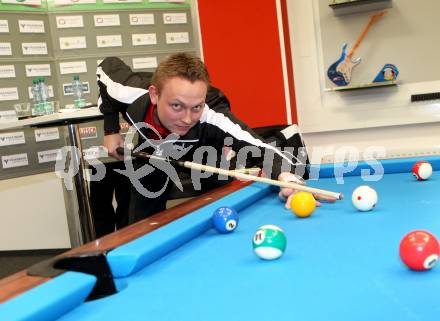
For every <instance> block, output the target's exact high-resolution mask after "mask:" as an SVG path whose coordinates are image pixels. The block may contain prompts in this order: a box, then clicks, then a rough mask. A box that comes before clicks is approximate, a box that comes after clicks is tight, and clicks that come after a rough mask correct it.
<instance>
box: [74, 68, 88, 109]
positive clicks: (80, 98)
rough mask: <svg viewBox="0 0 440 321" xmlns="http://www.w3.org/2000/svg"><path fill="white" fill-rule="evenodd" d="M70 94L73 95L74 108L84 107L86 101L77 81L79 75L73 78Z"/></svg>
mask: <svg viewBox="0 0 440 321" xmlns="http://www.w3.org/2000/svg"><path fill="white" fill-rule="evenodd" d="M72 94H73V104H74V106H75V108H81V107H84V106H85V105H86V101H85V99H84V92H83V85H82V82H81V80H80V79H79V75H74V76H73V81H72Z"/></svg>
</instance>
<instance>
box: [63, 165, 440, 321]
mask: <svg viewBox="0 0 440 321" xmlns="http://www.w3.org/2000/svg"><path fill="white" fill-rule="evenodd" d="M371 178H372V177H370V179H371ZM373 179H374V177H373ZM364 184H368V185H370V186H372V187H374V188H375V189H376V190H377V192H378V194H379V203H378V205H377V208H376V209H375V210H374V211H372V212H357V211H356V210H355V209H354V208H353V206H352V204H351V193H352V191H353V190H354V188H355V187H357V186H359V185H364ZM310 185H315V186H316V187H319V188H322V189H329V190H334V191H339V192H343V193H344V194H345V195H346V199H345V200H343V201H339V202H337V203H335V204H324V205H323V206H322V207H320V208H317V209H316V211H315V213H314V214H313V215H312V217H310V218H307V219H299V218H296V217H295V216H293V215H292V214H291V213H290V211H288V210H286V209H284V207H283V204H282V203H281V202H280V201H279V200H278V199H277V197H276V194H266V195H265V196H262V197H260V199H259V200H258V201H255V200H254V201H253V202H254V204H251V205H250V206H248V207H246V208H243V209H242V210H241V211H240V213H239V214H240V223H239V225H238V227H237V229H236V231H235V232H234V233H232V234H225V235H223V234H218V233H216V232H215V231H214V230H212V229H210V230H207V231H206V232H204V233H202V234H200V235H199V236H198V237H196V238H195V239H193V240H192V241H190V242H188V243H186V244H183V245H182V246H180V247H179V248H178V249H177V250H175V251H173V252H171V253H169V254H168V255H165V256H163V257H162V258H160V259H159V260H157V261H155V262H153V263H151V264H149V265H147V266H146V267H145V268H143V269H141V270H140V271H138V272H137V273H135V274H133V275H131V276H129V277H127V278H121V279H120V280H119V281H118V282H119V283H120V284H121V285H123V286H121V289H122V290H121V292H120V293H118V294H117V295H113V296H110V297H108V298H105V299H102V300H98V301H93V302H88V303H85V304H83V305H81V306H80V307H78V308H77V309H75V310H72V311H71V312H70V313H68V314H66V315H65V316H64V317H63V318H61V320H163V321H165V320H170V321H171V320H172V321H175V320H179V321H180V320H181V321H184V320H191V321H196V320H204V321H205V320H213V321H214V320H229V321H234V320H240V321H242V320H277V321H278V320H302V321H308V320H310V321H321V320H323V321H324V320H325V321H328V320H338V321H344V320H368V321H371V320H402V321H405V320H434V319H436V318H437V317H438V315H439V313H440V304H439V303H438V293H440V267H437V268H434V270H432V271H429V272H412V271H409V270H408V269H407V268H406V267H405V266H403V264H402V263H401V262H400V259H399V256H398V247H399V242H400V239H401V238H402V237H403V236H404V235H405V234H406V233H408V232H409V231H411V230H414V229H427V230H429V231H431V232H432V233H434V234H437V235H438V236H440V216H439V215H440V213H439V209H440V198H439V197H438V191H439V186H440V176H439V173H438V172H435V173H434V174H433V177H432V178H431V179H430V180H429V181H425V182H418V181H416V180H415V179H414V178H413V177H412V174H411V173H397V174H389V175H386V176H384V177H383V178H382V179H380V180H378V181H364V180H363V179H362V178H361V177H360V176H350V177H345V178H344V179H343V184H337V181H336V180H335V179H334V178H327V179H321V180H319V181H318V182H310ZM245 194H246V193H244V192H243V191H240V192H238V193H234V195H240V196H239V197H241V198H246V195H245ZM210 214H211V213H209V214H203V215H210ZM264 224H276V225H278V226H280V227H282V228H283V229H284V230H285V233H286V236H287V240H288V243H287V249H286V253H285V255H284V256H283V257H281V258H280V259H279V260H276V261H271V262H266V261H261V260H260V259H258V258H257V257H256V256H255V255H254V253H253V251H252V242H251V240H252V236H253V234H254V232H255V230H256V229H257V228H258V227H259V226H261V225H264ZM170 232H171V231H170ZM156 237H158V238H162V237H163V235H161V234H159V233H156ZM144 241H145V242H146V243H145V245H146V246H148V243H149V242H156V240H154V237H152V238H151V239H148V238H147V239H144Z"/></svg>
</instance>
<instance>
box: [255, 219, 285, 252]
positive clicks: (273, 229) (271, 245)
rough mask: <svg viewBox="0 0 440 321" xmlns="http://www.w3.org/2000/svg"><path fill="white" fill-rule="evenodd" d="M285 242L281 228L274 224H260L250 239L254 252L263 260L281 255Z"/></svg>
mask: <svg viewBox="0 0 440 321" xmlns="http://www.w3.org/2000/svg"><path fill="white" fill-rule="evenodd" d="M286 243H287V240H286V236H285V235H284V232H283V230H282V229H281V228H279V227H278V226H275V225H263V226H261V227H260V228H258V230H257V231H256V232H255V234H254V237H253V239H252V246H253V248H254V252H255V254H256V255H257V256H258V257H259V258H261V259H263V260H275V259H278V258H279V257H280V256H281V255H283V253H284V250H285V249H286Z"/></svg>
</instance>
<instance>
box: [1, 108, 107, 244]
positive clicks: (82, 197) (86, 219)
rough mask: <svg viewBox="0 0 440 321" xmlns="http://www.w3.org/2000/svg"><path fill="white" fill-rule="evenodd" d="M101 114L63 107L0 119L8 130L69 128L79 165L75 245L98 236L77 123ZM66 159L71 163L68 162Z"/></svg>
mask: <svg viewBox="0 0 440 321" xmlns="http://www.w3.org/2000/svg"><path fill="white" fill-rule="evenodd" d="M102 117H103V115H102V114H101V112H100V111H99V109H98V107H90V108H84V109H77V110H76V109H75V110H64V111H63V112H60V113H55V114H51V115H44V116H38V117H32V118H26V119H21V120H18V121H10V122H4V123H0V130H9V129H14V128H21V127H27V126H34V127H41V126H51V125H53V126H61V125H66V126H67V129H68V132H69V144H70V146H73V147H74V153H72V162H73V164H74V166H78V167H77V168H78V173H77V174H75V176H74V183H75V190H76V196H77V200H78V216H79V217H78V218H79V229H80V231H79V236H80V239H79V240H77V242H76V243H79V244H75V245H81V244H83V243H87V242H90V241H92V240H94V239H95V238H96V235H95V229H94V224H93V218H92V211H91V208H90V197H89V190H88V184H87V182H86V180H85V176H84V173H85V171H84V169H85V165H84V160H83V156H82V145H81V137H80V133H79V126H78V124H79V123H82V122H86V121H90V120H93V119H100V118H102ZM66 163H67V164H68V163H69V162H66Z"/></svg>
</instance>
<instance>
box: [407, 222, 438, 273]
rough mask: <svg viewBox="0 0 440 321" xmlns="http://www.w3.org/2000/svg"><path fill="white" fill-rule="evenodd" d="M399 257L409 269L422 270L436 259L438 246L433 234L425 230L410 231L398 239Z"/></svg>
mask: <svg viewBox="0 0 440 321" xmlns="http://www.w3.org/2000/svg"><path fill="white" fill-rule="evenodd" d="M399 254H400V258H401V259H402V261H403V263H405V265H406V266H408V267H409V268H410V269H411V270H415V271H424V270H429V269H432V268H433V267H434V265H435V264H436V263H437V261H438V256H439V254H440V247H439V243H438V241H437V239H436V238H435V236H434V235H432V234H431V233H429V232H427V231H421V230H417V231H412V232H410V233H408V234H407V235H405V236H404V237H403V239H402V240H401V241H400V247H399Z"/></svg>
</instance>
